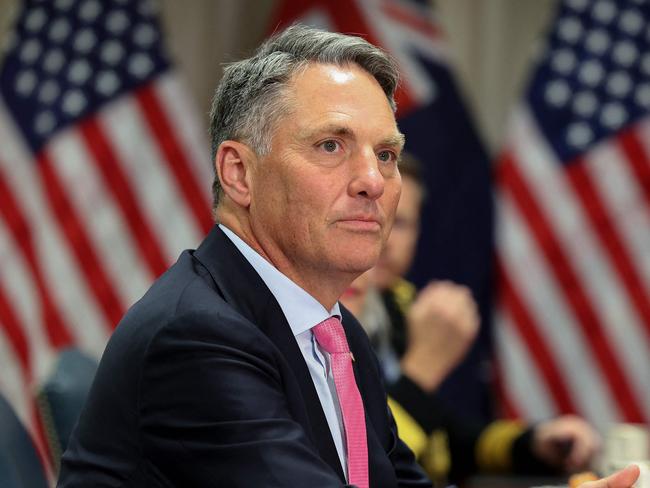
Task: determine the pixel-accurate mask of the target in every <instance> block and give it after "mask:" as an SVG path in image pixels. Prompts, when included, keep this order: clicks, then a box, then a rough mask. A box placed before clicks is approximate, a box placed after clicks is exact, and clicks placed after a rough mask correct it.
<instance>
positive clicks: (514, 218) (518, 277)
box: [496, 192, 618, 424]
mask: <svg viewBox="0 0 650 488" xmlns="http://www.w3.org/2000/svg"><path fill="white" fill-rule="evenodd" d="M496 203H497V207H496V208H497V210H498V213H499V215H500V216H501V219H500V221H499V225H498V227H497V230H498V232H497V237H498V240H497V247H498V249H499V260H500V263H501V265H502V266H503V268H504V269H505V270H506V272H507V274H508V277H509V278H510V281H511V286H512V288H513V289H514V290H516V292H517V295H518V296H519V297H520V300H521V302H522V304H523V306H525V307H526V310H527V311H528V313H529V314H530V315H531V316H532V317H534V319H535V324H536V325H537V326H538V327H539V330H538V332H539V334H540V335H541V336H542V338H543V339H544V341H545V343H546V344H548V350H549V351H550V352H551V353H552V354H553V358H554V360H555V361H556V364H557V366H556V367H557V369H558V370H559V371H561V372H562V374H563V375H564V381H565V383H566V385H567V390H568V391H569V392H570V393H571V395H572V399H573V401H574V404H575V406H576V407H577V408H578V409H579V411H580V413H581V415H583V416H584V417H585V418H587V419H589V420H590V421H592V422H594V423H598V424H602V420H603V419H606V418H610V419H611V418H617V414H616V412H618V408H617V407H616V405H613V404H612V401H611V399H610V395H609V390H607V388H606V385H605V384H604V383H603V381H602V377H601V376H600V372H599V368H598V367H597V365H596V364H595V361H594V358H593V354H592V352H591V349H590V347H589V344H588V343H585V342H584V341H583V339H582V334H581V329H580V327H579V326H578V325H577V324H576V320H575V317H574V315H573V314H572V312H571V309H570V308H568V307H567V306H568V304H567V303H566V301H565V298H564V296H563V294H562V290H561V288H560V287H559V285H558V283H557V281H556V279H555V275H554V274H553V273H552V270H550V269H549V268H548V266H547V264H546V259H545V257H544V256H543V255H542V253H541V250H540V249H539V245H538V243H537V241H535V239H534V238H533V235H531V232H530V230H529V228H528V225H527V224H526V223H525V222H524V219H523V216H522V215H521V212H519V211H518V210H517V208H516V206H515V205H514V202H512V200H511V199H510V198H508V195H507V194H506V193H504V192H500V193H499V194H498V196H497V200H496ZM549 303H552V304H553V306H549V305H548V304H549ZM498 317H499V318H500V319H502V318H503V316H502V315H500V316H498ZM506 317H507V318H509V319H510V322H513V319H512V317H511V316H510V315H508V316H506ZM507 326H508V327H510V328H515V327H516V325H515V324H513V323H509V324H508V325H507ZM498 330H499V329H497V331H498ZM504 337H506V338H507V337H510V335H509V334H505V335H504ZM511 342H512V341H511ZM520 342H521V341H515V342H514V343H515V344H519V343H520ZM522 347H525V345H524V346H522ZM518 357H526V358H528V357H532V353H530V352H529V351H528V350H527V348H526V351H521V352H519V353H518ZM577 365H580V366H579V367H578V366H577ZM515 369H516V366H515ZM584 390H588V391H589V396H588V397H585V396H583V395H580V394H578V392H580V391H584ZM546 391H547V389H544V392H546ZM545 394H546V393H545ZM524 411H527V409H526V410H524ZM534 418H535V419H537V418H538V417H534Z"/></svg>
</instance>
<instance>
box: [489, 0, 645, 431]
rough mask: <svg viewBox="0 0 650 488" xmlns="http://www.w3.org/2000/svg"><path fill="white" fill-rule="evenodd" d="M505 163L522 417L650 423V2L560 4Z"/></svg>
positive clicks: (504, 323)
mask: <svg viewBox="0 0 650 488" xmlns="http://www.w3.org/2000/svg"><path fill="white" fill-rule="evenodd" d="M539 56H540V57H539V59H538V61H537V63H536V66H535V69H534V72H533V75H532V79H531V82H530V84H529V87H528V90H527V92H526V94H525V98H524V100H523V102H522V103H521V104H520V105H519V106H518V108H517V109H516V110H515V111H514V113H513V115H512V118H511V124H510V128H509V136H508V144H507V148H506V150H505V151H504V153H503V155H502V156H501V158H500V161H499V164H498V168H497V189H498V197H497V212H498V213H497V215H498V217H499V219H498V226H497V248H498V264H497V267H498V270H499V271H498V273H499V278H500V299H499V304H498V310H497V316H496V320H495V332H496V336H497V343H498V353H499V359H500V372H501V378H502V380H503V381H502V386H503V390H502V393H503V398H504V399H505V400H506V405H507V410H508V412H509V414H511V415H520V416H523V417H526V418H530V419H540V418H544V417H548V416H551V415H554V414H557V413H571V412H577V413H579V414H582V415H583V416H585V417H586V418H587V419H589V420H590V421H591V422H593V423H594V424H595V425H596V426H597V427H598V428H600V429H601V430H605V429H606V428H607V426H608V424H610V423H611V422H617V421H626V422H648V421H650V117H648V115H649V110H650V4H649V3H648V2H647V1H646V0H566V1H563V2H561V3H560V4H559V7H558V11H557V15H556V16H555V19H554V21H553V24H552V27H551V29H550V32H549V33H548V36H547V39H546V42H545V44H544V46H543V49H542V50H541V52H540V54H539Z"/></svg>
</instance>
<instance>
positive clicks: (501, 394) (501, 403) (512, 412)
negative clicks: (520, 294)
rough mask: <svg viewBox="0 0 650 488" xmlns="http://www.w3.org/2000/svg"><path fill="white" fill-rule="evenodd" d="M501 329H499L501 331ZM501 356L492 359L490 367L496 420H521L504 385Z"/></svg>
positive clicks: (521, 413) (519, 410)
mask: <svg viewBox="0 0 650 488" xmlns="http://www.w3.org/2000/svg"><path fill="white" fill-rule="evenodd" d="M501 330H502V329H500V331H501ZM503 343H505V342H504V341H499V345H500V344H503ZM502 357H503V355H498V357H495V358H494V361H493V363H492V367H493V369H494V392H495V395H496V398H497V399H498V405H497V408H498V411H497V413H496V416H497V418H505V419H510V420H515V419H521V418H523V417H524V414H523V412H522V410H521V409H520V408H519V407H518V406H517V405H516V403H515V401H514V400H513V398H512V395H511V394H510V391H509V390H508V388H507V387H506V385H505V384H504V381H503V380H504V374H503V364H502V363H503V361H502V359H501V358H502Z"/></svg>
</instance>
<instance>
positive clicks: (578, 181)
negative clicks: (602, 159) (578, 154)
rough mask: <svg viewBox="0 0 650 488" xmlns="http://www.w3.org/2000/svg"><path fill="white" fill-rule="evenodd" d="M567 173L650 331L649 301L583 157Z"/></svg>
mask: <svg viewBox="0 0 650 488" xmlns="http://www.w3.org/2000/svg"><path fill="white" fill-rule="evenodd" d="M567 175H568V177H569V181H570V182H571V184H572V186H573V188H574V190H575V191H576V194H578V195H579V196H580V199H581V201H582V203H583V207H584V209H585V211H586V213H587V215H588V216H589V218H590V220H591V226H592V228H593V229H594V231H595V233H596V234H597V235H598V236H599V237H600V240H601V242H602V243H603V245H604V248H605V249H606V250H607V252H608V254H609V258H610V261H611V262H612V263H614V266H615V268H616V269H617V271H618V274H619V277H620V279H621V281H622V282H623V284H624V286H625V287H626V289H627V295H628V296H629V297H630V298H631V300H632V302H633V304H634V306H635V307H636V310H637V312H638V313H639V315H640V317H641V318H642V321H643V323H644V324H645V326H642V328H643V330H644V331H645V333H646V337H648V336H649V335H650V302H649V301H648V297H647V295H646V294H645V292H644V286H643V284H642V282H641V278H640V277H639V275H638V273H637V272H636V270H635V268H634V265H633V264H632V260H631V258H630V256H629V253H628V251H627V249H626V248H625V246H624V244H623V242H622V240H621V238H620V237H619V235H618V232H617V230H616V228H615V226H614V224H613V222H612V221H611V219H610V218H609V216H608V215H607V210H606V209H605V207H604V205H603V199H602V197H601V196H600V195H599V194H598V193H597V191H596V189H595V187H594V183H593V182H592V181H591V177H590V175H589V173H588V171H587V165H586V164H585V163H584V162H583V161H578V162H574V163H572V164H571V165H570V166H569V167H568V168H567Z"/></svg>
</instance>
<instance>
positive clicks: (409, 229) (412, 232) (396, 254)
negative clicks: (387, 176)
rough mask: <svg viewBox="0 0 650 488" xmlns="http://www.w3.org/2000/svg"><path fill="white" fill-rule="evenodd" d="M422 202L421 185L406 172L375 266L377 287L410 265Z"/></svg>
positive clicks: (386, 284) (389, 283)
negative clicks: (393, 218)
mask: <svg viewBox="0 0 650 488" xmlns="http://www.w3.org/2000/svg"><path fill="white" fill-rule="evenodd" d="M421 205H422V187H421V186H420V184H419V183H417V182H416V181H415V180H414V179H413V178H411V177H410V176H405V177H404V178H403V179H402V196H401V198H400V200H399V204H398V205H397V213H396V214H395V223H394V224H393V231H392V232H391V234H390V237H389V238H388V242H387V243H386V246H385V247H384V250H383V252H382V253H381V256H380V257H379V261H378V262H377V266H376V267H375V279H376V283H377V287H378V288H380V289H382V290H384V289H387V288H390V287H391V286H392V285H393V284H394V283H395V282H396V281H397V280H398V279H399V278H400V277H402V276H404V275H405V274H406V272H407V271H408V270H409V268H410V267H411V263H412V262H413V257H414V254H415V245H416V244H417V240H418V235H419V234H420V207H421Z"/></svg>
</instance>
